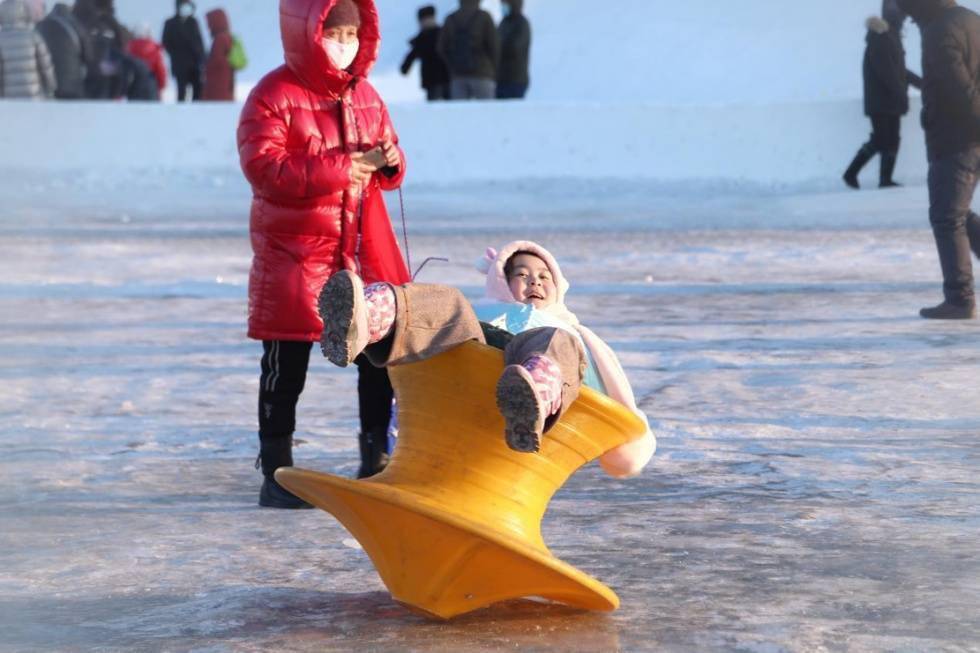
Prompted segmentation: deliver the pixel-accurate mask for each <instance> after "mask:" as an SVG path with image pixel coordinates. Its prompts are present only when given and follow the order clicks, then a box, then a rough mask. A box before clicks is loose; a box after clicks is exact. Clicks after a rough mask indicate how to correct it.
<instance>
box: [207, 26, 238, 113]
mask: <svg viewBox="0 0 980 653" xmlns="http://www.w3.org/2000/svg"><path fill="white" fill-rule="evenodd" d="M205 18H206V19H207V22H208V30H209V31H210V32H211V53H210V54H209V55H208V60H207V63H206V64H205V67H204V95H203V98H202V99H204V100H210V101H212V102H231V101H233V100H234V99H235V70H234V69H233V68H232V66H231V60H230V58H229V56H230V55H231V50H232V45H233V44H234V38H233V37H232V35H231V27H230V26H229V23H228V14H226V13H225V10H224V9H212V10H211V11H209V12H208V13H207V14H206V15H205Z"/></svg>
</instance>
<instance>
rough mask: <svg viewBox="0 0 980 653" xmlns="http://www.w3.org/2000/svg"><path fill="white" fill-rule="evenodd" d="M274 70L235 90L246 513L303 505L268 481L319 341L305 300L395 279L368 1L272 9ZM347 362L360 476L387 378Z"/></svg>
mask: <svg viewBox="0 0 980 653" xmlns="http://www.w3.org/2000/svg"><path fill="white" fill-rule="evenodd" d="M279 16H280V21H279V25H280V30H281V34H282V44H283V49H284V51H285V56H286V64H285V65H284V66H280V67H279V68H277V69H275V70H273V71H272V72H270V73H268V74H267V75H266V76H265V77H263V78H262V79H261V80H260V81H259V83H258V84H257V85H256V86H255V88H254V89H253V90H252V92H251V94H249V96H248V99H247V100H246V101H245V105H244V106H243V107H242V115H241V119H240V121H239V124H238V153H239V157H240V160H241V166H242V170H243V172H244V173H245V177H246V178H247V179H248V181H249V183H250V184H251V186H252V191H253V199H252V214H251V215H252V218H251V227H250V231H251V240H252V251H253V258H252V269H251V273H250V275H249V311H248V336H249V337H250V338H253V339H255V340H261V341H262V348H263V352H264V354H263V357H262V363H261V369H262V375H261V377H260V383H259V446H260V453H259V461H260V464H261V468H262V473H263V476H264V477H265V478H264V481H263V483H262V489H261V490H260V492H259V504H260V505H263V506H268V507H274V508H304V507H309V505H308V504H306V503H305V502H303V501H301V500H300V499H298V498H297V497H295V496H293V495H292V494H290V493H289V492H287V491H286V490H285V489H284V488H282V487H281V486H280V485H279V484H278V483H276V481H275V477H274V475H273V474H274V472H275V470H276V469H277V468H279V467H288V466H291V465H292V464H293V457H292V443H293V440H292V438H293V432H294V431H295V429H296V402H297V401H298V399H299V396H300V394H301V393H302V392H303V388H304V385H305V382H306V374H307V366H308V365H309V359H310V352H311V350H312V344H313V343H314V342H318V341H319V340H320V337H321V335H322V333H323V321H322V320H321V319H320V316H319V313H318V307H317V296H318V295H319V293H320V289H321V288H322V287H323V284H324V283H325V282H326V281H327V279H328V278H329V277H330V276H331V275H332V274H334V273H335V272H337V271H338V270H341V269H346V270H358V271H359V274H360V275H361V276H362V277H364V278H365V279H366V280H368V283H373V282H376V281H387V282H389V283H396V284H401V283H406V282H407V281H408V280H409V278H410V275H409V274H408V268H407V266H406V265H405V262H404V260H403V259H402V256H401V252H400V251H399V249H398V242H397V240H396V239H395V235H394V233H393V231H392V227H391V220H390V218H389V217H388V213H387V209H386V208H385V202H384V197H383V196H382V191H390V190H395V189H397V188H399V187H400V186H401V184H402V180H403V179H404V177H405V157H404V153H403V152H402V150H401V148H400V147H399V146H398V136H397V134H396V133H395V129H394V126H393V124H392V122H391V118H390V116H389V114H388V109H387V107H386V106H385V103H384V101H383V100H382V99H381V96H380V95H378V92H377V91H376V90H375V89H374V87H373V86H372V85H371V83H370V82H369V81H368V79H367V76H368V73H369V72H370V71H371V68H372V67H373V66H374V63H375V61H376V59H377V56H378V50H379V48H380V44H381V34H380V32H379V18H378V11H377V8H376V7H375V3H374V0H280V3H279ZM355 362H357V363H358V373H359V377H358V390H359V393H358V394H359V397H360V400H361V427H362V430H361V434H360V438H359V440H360V445H361V469H360V471H359V472H358V476H370V475H372V474H374V473H375V472H377V471H379V470H380V468H381V466H382V465H383V462H384V459H385V456H386V455H387V445H388V442H387V431H388V423H389V418H390V415H391V402H392V394H393V393H392V389H391V383H390V381H389V380H388V374H387V372H386V371H385V370H384V369H380V368H376V367H374V366H373V365H371V363H369V362H368V361H367V360H366V359H364V360H360V359H359V360H358V361H355Z"/></svg>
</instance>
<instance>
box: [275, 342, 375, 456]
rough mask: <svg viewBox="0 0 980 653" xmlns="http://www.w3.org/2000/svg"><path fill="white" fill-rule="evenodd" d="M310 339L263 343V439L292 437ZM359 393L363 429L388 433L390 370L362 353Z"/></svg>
mask: <svg viewBox="0 0 980 653" xmlns="http://www.w3.org/2000/svg"><path fill="white" fill-rule="evenodd" d="M312 347H313V344H312V343H309V342H291V341H286V340H266V341H263V342H262V349H263V354H262V363H261V366H262V374H261V376H260V377H259V438H260V439H261V440H269V439H279V438H288V437H290V436H292V434H293V431H295V430H296V403H297V402H298V401H299V396H300V394H302V392H303V387H304V386H305V385H306V372H307V368H308V366H309V363H310V350H311V349H312ZM354 362H355V363H356V364H357V371H358V377H357V395H358V405H359V408H360V419H361V432H362V433H378V434H379V437H380V434H384V433H386V432H387V430H388V421H389V420H390V419H391V399H392V397H393V396H394V390H392V387H391V380H390V379H389V378H388V370H386V369H384V368H377V367H375V366H373V365H371V364H370V363H369V362H368V361H367V359H366V358H364V357H363V356H358V358H357V360H356V361H354Z"/></svg>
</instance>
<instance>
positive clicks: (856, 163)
mask: <svg viewBox="0 0 980 653" xmlns="http://www.w3.org/2000/svg"><path fill="white" fill-rule="evenodd" d="M882 14H883V18H878V17H877V16H872V17H871V18H869V19H868V21H867V27H868V35H867V37H866V41H867V47H865V50H864V114H865V115H866V116H868V117H869V118H870V119H871V138H870V139H869V140H868V142H867V143H865V144H864V145H862V146H861V149H859V150H858V152H857V154H856V155H855V157H854V159H853V160H852V161H851V165H850V166H848V168H847V171H846V172H845V173H844V183H846V184H847V185H848V186H850V187H851V188H855V189H856V188H860V185H859V184H858V173H859V172H861V168H863V167H864V165H865V164H866V163H867V162H868V161H870V160H871V159H872V158H873V157H874V156H875V155H876V154H877V155H879V156H880V157H881V167H880V172H879V176H878V187H879V188H891V187H894V186H898V184H896V183H895V181H894V180H893V179H892V174H893V173H894V171H895V161H896V160H897V159H898V147H899V144H900V143H901V124H902V116H904V115H905V114H906V113H908V111H909V84H911V85H912V86H915V87H916V88H919V87H920V86H921V83H922V80H921V79H920V78H919V76H918V75H916V74H915V73H912V72H910V71H908V70H906V68H905V48H904V47H902V23H904V22H905V15H904V14H903V13H902V12H901V11H899V10H898V9H897V8H896V7H895V6H894V4H893V0H886V1H885V6H884V8H883V11H882Z"/></svg>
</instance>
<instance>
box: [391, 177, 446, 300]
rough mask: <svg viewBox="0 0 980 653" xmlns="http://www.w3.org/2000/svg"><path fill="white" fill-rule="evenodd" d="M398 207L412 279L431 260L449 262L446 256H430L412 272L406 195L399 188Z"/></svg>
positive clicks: (413, 279) (406, 257) (416, 276)
mask: <svg viewBox="0 0 980 653" xmlns="http://www.w3.org/2000/svg"><path fill="white" fill-rule="evenodd" d="M398 207H399V209H400V210H401V214H402V238H403V240H404V242H405V264H406V265H407V266H408V273H409V274H411V275H412V281H415V279H417V278H418V276H419V273H420V272H421V271H422V268H424V267H425V265H426V263H428V262H429V261H442V262H443V263H449V259H448V258H446V257H445V256H430V257H429V258H427V259H425V260H424V261H422V262H421V263H420V264H419V266H418V268H416V269H415V272H414V273H413V272H412V255H411V253H410V252H409V251H408V221H407V220H406V219H405V197H404V195H402V189H401V188H399V189H398Z"/></svg>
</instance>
